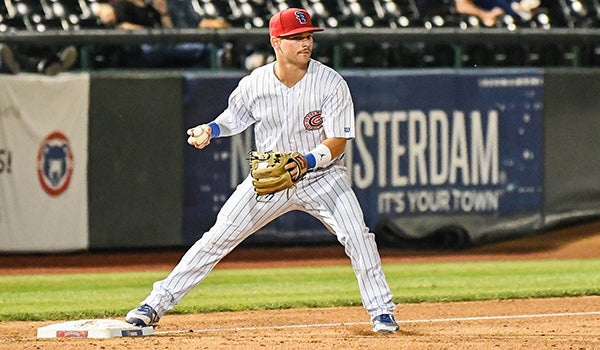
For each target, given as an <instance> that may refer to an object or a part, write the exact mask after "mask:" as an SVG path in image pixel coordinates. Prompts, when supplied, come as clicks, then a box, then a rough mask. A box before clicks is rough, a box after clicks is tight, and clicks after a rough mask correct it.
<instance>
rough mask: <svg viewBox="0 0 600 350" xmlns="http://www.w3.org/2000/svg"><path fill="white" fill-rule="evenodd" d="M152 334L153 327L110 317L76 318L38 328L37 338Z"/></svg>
mask: <svg viewBox="0 0 600 350" xmlns="http://www.w3.org/2000/svg"><path fill="white" fill-rule="evenodd" d="M152 334H154V328H153V327H138V326H134V325H132V324H129V323H127V322H125V321H118V320H111V319H95V320H77V321H68V322H63V323H56V324H51V325H48V326H45V327H40V328H38V331H37V337H38V338H116V337H137V336H143V335H152Z"/></svg>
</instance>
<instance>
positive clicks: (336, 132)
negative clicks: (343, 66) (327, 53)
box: [321, 76, 355, 139]
mask: <svg viewBox="0 0 600 350" xmlns="http://www.w3.org/2000/svg"><path fill="white" fill-rule="evenodd" d="M321 113H322V115H323V127H324V131H325V136H326V137H328V138H329V137H341V138H346V139H351V138H354V134H355V130H354V102H353V101H352V95H351V94H350V89H349V88H348V84H347V83H346V81H345V80H344V79H343V78H342V77H341V76H340V77H339V82H338V84H337V85H336V86H335V87H334V88H333V89H332V90H331V92H330V94H329V96H328V97H327V98H326V99H325V101H324V103H323V107H322V110H321Z"/></svg>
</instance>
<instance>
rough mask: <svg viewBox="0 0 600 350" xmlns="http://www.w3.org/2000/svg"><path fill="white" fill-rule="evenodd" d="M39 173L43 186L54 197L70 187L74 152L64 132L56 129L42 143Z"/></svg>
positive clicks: (39, 156)
mask: <svg viewBox="0 0 600 350" xmlns="http://www.w3.org/2000/svg"><path fill="white" fill-rule="evenodd" d="M37 173H38V179H39V181H40V184H41V185H42V188H43V189H44V191H46V193H48V194H49V195H51V196H53V197H55V196H58V195H60V194H61V193H63V192H64V191H65V190H66V189H67V188H68V187H69V183H70V182H71V176H72V175H73V152H72V151H71V146H70V145H69V139H67V137H66V136H65V135H64V134H63V133H61V132H58V131H55V132H53V133H51V134H50V135H48V136H46V138H45V139H44V140H43V141H42V143H41V144H40V149H39V151H38V158H37Z"/></svg>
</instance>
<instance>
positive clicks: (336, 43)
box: [0, 28, 600, 69]
mask: <svg viewBox="0 0 600 350" xmlns="http://www.w3.org/2000/svg"><path fill="white" fill-rule="evenodd" d="M0 42H5V43H27V44H32V45H40V46H64V45H78V46H79V47H80V48H81V49H82V52H83V53H84V54H85V52H86V48H89V47H93V46H96V45H132V44H141V43H185V42H204V43H211V44H213V47H217V46H219V45H220V44H222V43H225V42H236V43H242V44H246V43H254V44H266V43H268V31H267V30H266V29H249V30H246V29H239V28H230V29H216V30H203V29H147V30H135V31H129V30H121V29H82V30H77V31H64V30H48V31H45V32H33V31H16V32H2V33H0ZM316 42H317V43H327V44H330V45H331V46H333V57H332V62H331V65H332V66H334V67H336V68H343V64H342V57H341V56H342V47H343V45H344V44H345V43H349V42H351V43H355V44H358V45H361V44H366V43H374V42H379V43H383V42H387V43H395V44H402V43H417V42H419V43H424V44H425V45H433V44H445V45H450V46H452V47H453V49H454V56H455V58H454V65H453V66H454V67H456V68H460V67H462V66H463V64H462V59H461V57H462V55H463V53H464V51H465V48H466V47H468V46H469V45H474V44H478V45H492V46H497V45H510V44H518V45H540V44H548V45H563V46H566V47H567V48H568V51H569V53H570V55H571V63H572V64H571V66H573V67H579V66H581V65H582V62H581V52H582V49H584V48H586V49H590V48H592V49H593V48H594V47H596V46H600V29H595V28H594V29H572V28H553V29H535V28H522V29H516V30H512V31H511V30H508V29H504V28H468V29H459V28H433V29H424V28H403V29H389V28H360V29H355V28H339V29H327V30H325V31H324V32H319V33H318V34H317V36H316ZM214 51H215V50H213V55H212V57H213V59H212V61H211V68H212V69H216V68H218V66H217V62H216V58H215V57H216V54H215V52H214ZM588 51H589V50H588ZM82 60H83V61H85V57H82ZM86 64H87V63H86V62H82V66H83V67H84V68H85V65H86Z"/></svg>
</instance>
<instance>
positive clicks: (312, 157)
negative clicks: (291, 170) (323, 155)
mask: <svg viewBox="0 0 600 350" xmlns="http://www.w3.org/2000/svg"><path fill="white" fill-rule="evenodd" d="M304 157H305V158H306V162H307V163H308V168H309V169H312V168H314V167H315V165H317V159H316V158H315V155H314V154H312V153H307V154H305V155H304Z"/></svg>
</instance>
